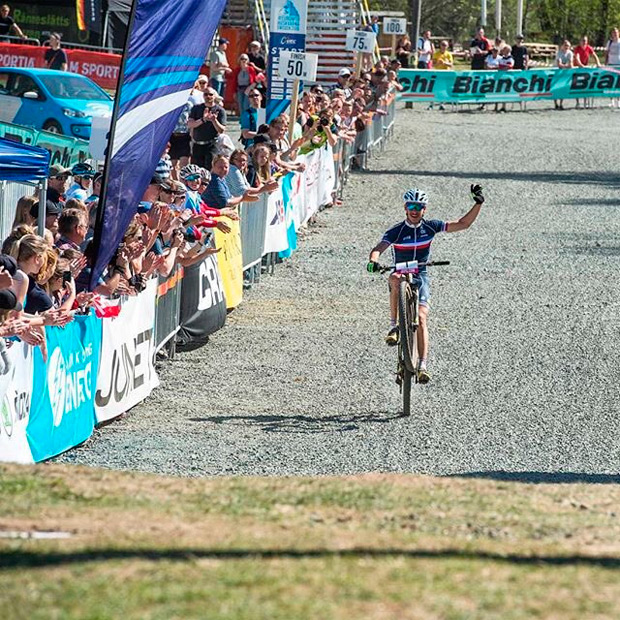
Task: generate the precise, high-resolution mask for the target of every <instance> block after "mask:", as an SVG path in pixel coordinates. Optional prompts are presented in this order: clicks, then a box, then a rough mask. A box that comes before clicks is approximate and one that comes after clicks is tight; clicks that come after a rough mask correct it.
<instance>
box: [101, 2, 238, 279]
mask: <svg viewBox="0 0 620 620" xmlns="http://www.w3.org/2000/svg"><path fill="white" fill-rule="evenodd" d="M225 4H226V0H134V3H133V12H132V14H131V18H130V21H129V31H128V43H127V46H126V50H125V55H124V57H123V65H122V71H121V75H120V79H119V84H118V89H117V100H116V103H115V106H114V114H113V117H112V124H111V129H110V142H109V143H108V153H107V161H106V171H105V183H104V189H103V191H102V200H101V203H102V210H103V211H102V214H101V215H100V216H99V218H98V220H97V227H96V231H95V242H96V244H97V248H98V254H97V259H96V262H95V266H94V268H93V272H92V276H91V286H93V285H94V284H95V283H96V282H97V279H98V278H99V276H100V275H101V273H102V272H103V270H104V268H105V267H106V266H107V264H108V262H109V260H110V258H111V257H112V255H113V254H114V252H115V251H116V248H117V246H118V244H119V242H120V240H121V239H122V237H123V234H124V233H125V230H126V228H127V225H128V224H129V222H130V220H131V218H132V217H133V216H134V214H135V213H136V209H137V206H138V202H139V201H140V200H141V199H142V195H143V194H144V191H145V189H146V188H147V186H148V184H149V181H150V179H151V176H152V175H153V172H154V171H155V168H156V166H157V162H158V161H159V159H160V157H161V154H162V153H163V151H164V147H165V146H166V143H167V142H168V139H169V138H170V135H171V134H172V131H173V129H174V126H175V124H176V122H177V119H178V117H179V114H180V112H181V108H182V107H183V106H184V105H185V103H186V102H187V99H188V97H189V92H190V90H191V88H192V86H193V85H194V81H195V79H196V77H197V76H198V72H199V71H200V67H201V66H202V64H203V62H204V59H205V55H206V53H207V50H208V49H209V46H210V45H211V40H212V39H213V34H214V32H215V29H216V27H217V24H218V22H219V21H220V17H221V15H222V11H223V10H224V6H225Z"/></svg>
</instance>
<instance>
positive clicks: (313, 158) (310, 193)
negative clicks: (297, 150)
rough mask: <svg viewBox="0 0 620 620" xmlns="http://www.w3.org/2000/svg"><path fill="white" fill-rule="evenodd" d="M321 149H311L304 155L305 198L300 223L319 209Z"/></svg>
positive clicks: (321, 168)
mask: <svg viewBox="0 0 620 620" xmlns="http://www.w3.org/2000/svg"><path fill="white" fill-rule="evenodd" d="M322 152H323V149H318V150H316V151H312V152H311V153H308V154H307V155H306V170H305V181H306V200H305V203H304V211H303V214H302V219H301V223H302V225H303V224H305V223H306V222H307V221H308V220H309V219H310V218H311V217H312V216H313V215H314V214H315V213H316V212H317V211H318V210H319V195H320V194H321V193H322V192H321V171H322V170H323V165H322V162H321V153H322Z"/></svg>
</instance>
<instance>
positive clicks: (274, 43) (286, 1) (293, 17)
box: [267, 0, 308, 122]
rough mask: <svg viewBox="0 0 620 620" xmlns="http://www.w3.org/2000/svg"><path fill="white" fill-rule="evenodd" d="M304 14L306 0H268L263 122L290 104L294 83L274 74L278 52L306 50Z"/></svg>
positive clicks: (306, 11)
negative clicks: (267, 62)
mask: <svg viewBox="0 0 620 620" xmlns="http://www.w3.org/2000/svg"><path fill="white" fill-rule="evenodd" d="M307 15H308V0H271V34H270V35H269V68H268V74H269V91H268V93H267V122H269V121H270V120H271V119H273V118H275V117H276V116H278V115H280V114H282V112H284V111H285V110H286V109H287V108H288V106H289V105H290V103H291V95H292V89H293V83H294V82H293V80H285V79H284V78H281V77H280V76H279V74H278V70H279V66H280V53H281V52H305V51H306V28H307V26H306V22H307Z"/></svg>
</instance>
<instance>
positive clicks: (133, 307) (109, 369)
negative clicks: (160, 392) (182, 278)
mask: <svg viewBox="0 0 620 620" xmlns="http://www.w3.org/2000/svg"><path fill="white" fill-rule="evenodd" d="M156 296H157V278H151V280H149V282H148V284H147V287H146V289H145V290H144V291H142V293H140V294H139V295H137V296H136V297H129V298H128V299H127V301H125V302H123V305H122V308H121V312H120V314H119V315H118V317H116V318H114V319H105V320H104V321H103V336H102V343H101V367H100V368H99V376H98V377H97V392H96V394H95V413H96V417H97V423H100V422H105V421H106V420H111V419H113V418H116V417H118V416H119V415H121V414H122V413H124V412H125V411H128V410H129V409H131V408H132V407H133V406H135V405H137V404H138V403H139V402H141V401H142V400H144V399H145V398H146V397H147V396H148V395H149V394H150V393H151V391H152V390H153V388H155V387H157V386H158V385H159V380H158V378H157V374H156V373H155V366H154V363H153V358H154V355H155V329H154V328H155V298H156Z"/></svg>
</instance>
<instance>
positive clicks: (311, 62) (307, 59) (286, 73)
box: [278, 51, 319, 82]
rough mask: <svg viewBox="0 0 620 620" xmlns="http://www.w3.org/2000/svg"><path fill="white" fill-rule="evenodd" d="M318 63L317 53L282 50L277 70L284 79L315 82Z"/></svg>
mask: <svg viewBox="0 0 620 620" xmlns="http://www.w3.org/2000/svg"><path fill="white" fill-rule="evenodd" d="M318 64H319V56H318V54H309V53H306V52H288V51H282V52H280V64H279V67H278V72H279V74H280V77H281V78H284V79H285V80H303V81H305V82H316V72H317V66H318Z"/></svg>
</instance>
